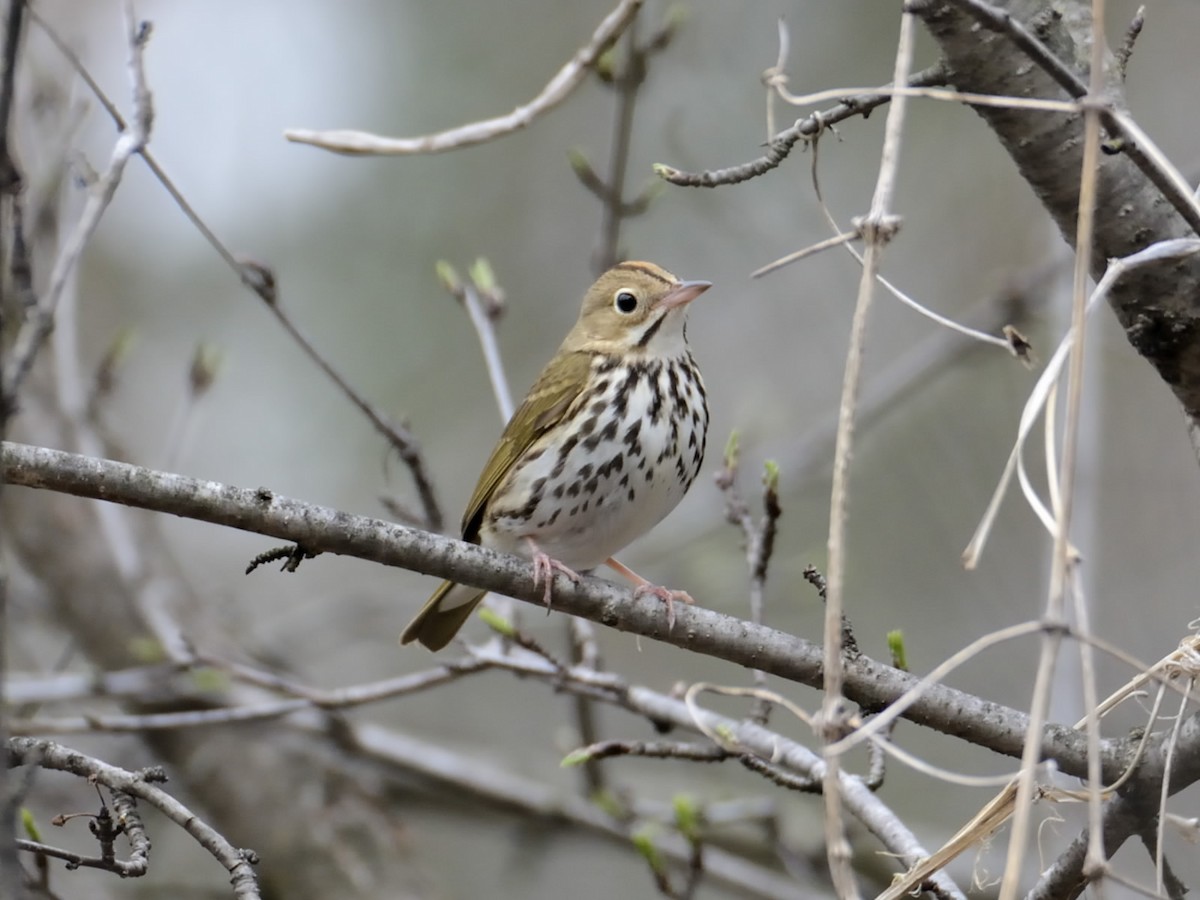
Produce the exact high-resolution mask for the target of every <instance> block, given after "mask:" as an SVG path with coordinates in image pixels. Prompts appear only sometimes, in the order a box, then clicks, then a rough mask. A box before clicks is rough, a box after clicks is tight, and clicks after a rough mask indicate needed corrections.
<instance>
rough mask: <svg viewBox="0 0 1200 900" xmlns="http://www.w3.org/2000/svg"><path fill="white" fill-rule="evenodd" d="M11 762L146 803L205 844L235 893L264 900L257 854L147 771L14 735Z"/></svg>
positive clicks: (247, 899)
mask: <svg viewBox="0 0 1200 900" xmlns="http://www.w3.org/2000/svg"><path fill="white" fill-rule="evenodd" d="M8 765H9V766H23V765H35V766H38V767H40V768H44V769H51V770H54V771H59V772H70V773H71V774H73V775H78V776H80V777H82V778H86V779H88V780H89V781H92V782H98V783H100V784H103V785H105V786H106V787H109V788H111V789H113V790H116V791H121V792H122V793H125V794H128V795H130V796H132V797H137V798H138V799H139V800H143V801H145V802H146V803H148V804H150V805H151V806H153V807H154V808H155V809H157V810H158V811H159V812H161V813H162V814H163V815H164V816H166V817H167V818H168V819H170V820H171V821H172V822H174V823H175V824H176V825H178V826H179V827H180V828H182V829H183V830H184V831H186V832H187V833H188V834H190V835H191V836H192V837H193V838H195V839H196V841H197V842H198V843H199V844H200V846H202V847H203V848H204V849H205V850H207V851H208V852H209V853H210V854H212V855H213V856H214V857H215V858H216V860H217V861H218V862H219V863H221V865H222V866H224V867H225V868H226V869H227V870H228V872H229V875H230V882H231V883H232V884H233V895H234V896H235V897H237V898H238V900H258V898H259V897H260V894H259V891H258V882H257V880H256V878H255V876H254V869H253V865H254V864H255V863H256V862H257V857H256V856H255V854H254V852H253V851H251V850H239V849H238V848H237V847H234V846H233V845H232V844H230V843H229V842H228V841H227V840H225V838H224V837H222V836H221V835H220V834H219V833H218V832H216V831H215V830H213V829H212V828H211V827H210V826H208V825H207V824H205V822H204V821H203V820H201V819H200V817H199V816H197V815H196V814H195V813H194V812H192V811H191V810H190V809H188V808H187V807H186V806H184V805H183V804H182V803H180V802H179V801H178V800H176V799H175V798H174V797H172V796H171V795H170V794H168V793H167V792H166V791H164V790H162V789H161V788H157V787H154V786H153V785H152V784H150V783H149V781H150V780H151V779H150V778H149V777H148V776H147V774H145V773H139V772H129V771H127V770H125V769H120V768H117V767H116V766H110V765H109V764H108V763H105V762H102V761H100V760H98V759H94V758H93V757H90V756H87V755H85V754H83V753H80V752H79V751H77V750H72V749H70V748H68V747H64V746H62V745H61V744H56V743H54V742H53V741H46V740H37V739H35V738H22V737H15V738H10V739H9V741H8ZM162 779H165V776H161V775H160V776H159V780H162Z"/></svg>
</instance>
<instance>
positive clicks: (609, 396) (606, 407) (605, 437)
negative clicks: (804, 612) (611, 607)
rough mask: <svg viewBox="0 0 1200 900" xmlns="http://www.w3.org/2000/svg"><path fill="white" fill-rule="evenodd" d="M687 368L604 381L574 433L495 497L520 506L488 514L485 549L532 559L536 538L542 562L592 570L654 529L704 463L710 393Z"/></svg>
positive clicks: (646, 369) (673, 366) (531, 461)
mask: <svg viewBox="0 0 1200 900" xmlns="http://www.w3.org/2000/svg"><path fill="white" fill-rule="evenodd" d="M690 363H691V361H690V360H686V362H685V360H684V359H679V360H671V361H670V362H663V361H651V362H648V363H646V364H644V365H643V366H642V367H641V369H640V371H637V370H635V371H634V372H633V373H627V372H622V371H621V370H617V371H616V372H614V373H612V375H611V376H610V377H609V378H608V381H607V382H604V381H601V385H602V386H603V388H604V389H603V390H599V389H597V390H596V391H595V392H594V393H593V394H592V397H591V399H589V400H588V401H587V402H586V403H584V404H582V406H581V408H580V412H579V414H578V415H576V416H574V417H573V418H572V419H571V422H570V424H564V425H563V426H562V427H560V428H558V429H554V430H552V432H550V433H548V434H547V435H546V437H545V439H544V441H543V442H542V444H541V445H540V446H537V447H535V448H533V449H532V451H531V452H530V453H529V454H527V457H526V459H525V460H524V461H523V463H520V464H518V465H517V466H514V468H513V470H512V472H510V473H509V475H508V477H507V478H506V479H505V482H506V483H505V484H503V485H502V486H501V487H500V488H499V489H498V490H497V494H498V495H502V496H506V497H510V498H513V499H511V500H509V501H508V502H507V503H506V504H505V505H504V506H503V508H497V509H492V510H489V511H488V514H487V515H485V517H484V521H483V522H482V527H481V529H480V540H481V543H483V545H484V546H486V547H491V548H493V549H496V550H502V551H505V552H509V553H516V554H519V555H522V556H529V555H530V552H531V549H532V548H531V547H530V545H529V541H528V539H532V540H533V541H534V542H536V544H537V547H538V549H539V550H541V551H542V552H543V553H546V554H548V555H549V556H551V557H552V558H554V559H556V560H558V561H560V562H562V563H564V564H565V565H567V566H569V567H570V568H572V569H576V570H587V569H591V568H594V567H596V566H599V565H600V564H601V563H603V562H604V561H605V560H606V559H607V558H608V557H610V556H612V555H613V554H615V553H618V552H619V551H620V550H621V549H622V548H624V547H625V546H627V545H628V544H630V543H631V542H633V541H634V540H636V539H637V538H639V537H640V536H641V535H643V534H645V533H646V532H647V531H649V530H650V529H651V528H653V527H654V526H655V525H657V524H658V522H660V521H661V520H662V519H663V518H664V517H665V516H666V515H667V514H668V513H669V512H670V511H671V510H672V509H674V508H675V506H676V505H677V504H678V503H679V501H680V500H681V499H682V498H683V495H684V493H685V492H686V491H687V488H688V486H689V485H690V484H691V482H692V480H693V479H694V478H695V477H696V473H697V472H698V471H699V470H700V464H701V462H702V461H703V457H704V445H705V432H706V429H707V426H708V410H707V407H706V405H705V399H704V395H703V387H702V384H701V383H699V382H698V380H693V379H691V378H683V377H681V376H682V374H683V371H684V369H683V366H684V365H685V364H690ZM693 365H694V364H693ZM693 371H694V369H693ZM698 377H699V376H698V374H697V376H696V378H697V379H698ZM656 397H657V398H658V399H657V400H656ZM622 398H623V402H622ZM539 449H540V450H541V452H540V453H538V452H536V451H537V450H539Z"/></svg>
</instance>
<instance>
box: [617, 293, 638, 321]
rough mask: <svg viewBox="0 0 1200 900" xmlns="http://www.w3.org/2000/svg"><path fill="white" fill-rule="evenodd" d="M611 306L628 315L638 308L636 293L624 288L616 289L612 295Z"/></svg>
mask: <svg viewBox="0 0 1200 900" xmlns="http://www.w3.org/2000/svg"><path fill="white" fill-rule="evenodd" d="M613 307H614V308H615V309H616V311H617V312H619V313H621V314H622V315H626V316H627V315H629V314H630V313H632V312H633V311H634V310H636V309H637V308H638V298H637V294H635V293H633V291H627V290H624V289H622V290H619V291H617V293H616V294H615V295H614V296H613Z"/></svg>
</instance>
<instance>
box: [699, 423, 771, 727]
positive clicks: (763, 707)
mask: <svg viewBox="0 0 1200 900" xmlns="http://www.w3.org/2000/svg"><path fill="white" fill-rule="evenodd" d="M737 472H738V441H737V434H736V432H735V433H734V434H732V435H730V438H729V442H728V443H727V444H726V445H725V465H724V467H723V468H722V469H721V471H720V472H718V473H717V476H716V481H717V487H718V488H720V490H721V492H722V493H723V494H724V495H725V519H726V521H728V522H729V523H730V524H731V525H735V526H737V527H738V528H740V529H741V532H742V539H743V540H744V541H745V547H746V567H747V568H748V569H749V574H750V621H752V622H754V623H755V624H756V625H761V624H763V621H764V620H763V613H764V611H765V602H764V600H765V593H766V591H765V588H766V582H767V568H768V567H769V566H770V563H771V555H772V553H774V550H775V532H776V528H777V526H778V522H779V517H780V515H782V513H783V510H782V509H780V507H779V469H778V467H777V466H776V465H775V464H774V463H773V462H768V463H767V464H766V465H765V467H764V474H763V494H762V496H763V516H762V520H761V521H760V522H758V523H757V524H756V523H755V522H754V517H753V516H752V515H751V514H750V509H749V507H747V506H746V501H745V500H743V499H742V495H741V493H740V492H739V491H738V489H737ZM753 676H754V683H755V685H756V686H758V687H760V688H761V687H765V686H766V683H767V681H766V676H765V675H764V674H763V673H762V672H761V671H760V670H758V669H755V670H754V671H753ZM770 714H771V704H770V703H769V702H767V701H766V700H760V701H759V704H758V708H757V712H756V713H755V715H754V720H755V721H756V722H758V723H759V724H763V725H765V724H766V722H767V719H768V718H769V716H770Z"/></svg>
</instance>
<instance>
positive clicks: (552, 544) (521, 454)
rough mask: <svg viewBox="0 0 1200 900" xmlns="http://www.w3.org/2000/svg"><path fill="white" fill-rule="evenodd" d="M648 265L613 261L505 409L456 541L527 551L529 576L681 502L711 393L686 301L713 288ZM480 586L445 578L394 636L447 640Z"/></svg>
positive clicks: (641, 583)
mask: <svg viewBox="0 0 1200 900" xmlns="http://www.w3.org/2000/svg"><path fill="white" fill-rule="evenodd" d="M710 286H711V285H710V283H709V282H707V281H680V280H679V279H677V278H676V277H675V276H674V275H672V274H670V273H669V272H666V271H664V270H663V269H660V268H659V267H658V266H656V265H653V264H651V263H646V262H623V263H619V264H618V265H616V266H614V267H613V268H612V269H609V270H608V271H607V272H605V273H604V274H603V275H601V276H600V278H599V279H598V280H597V281H596V283H595V284H594V285H592V287H591V288H590V289H589V290H588V292H587V294H586V295H585V296H584V298H583V308H582V310H581V311H580V313H579V319H578V321H577V322H576V323H575V327H574V328H572V329H571V331H570V333H569V334H568V335H567V337H566V339H565V340H564V341H563V343H562V346H561V347H559V348H558V352H557V353H555V354H554V356H553V357H552V358H551V360H550V362H548V363H547V364H546V367H545V368H544V369H543V370H542V373H541V375H539V376H538V379H537V381H535V382H534V385H533V387H532V388H530V390H529V395H528V396H527V397H526V398H525V401H524V402H523V403H522V404H521V406H520V407H519V408H518V409H517V411H516V412H515V413H514V414H513V417H512V419H511V420H510V421H509V423H508V425H507V427H506V428H505V429H504V433H503V434H502V435H501V437H500V441H499V443H498V444H497V445H496V449H495V450H493V451H492V455H491V458H490V459H489V460H488V462H487V465H486V466H484V468H483V474H482V475H480V477H479V484H478V485H476V487H475V493H474V494H473V495H472V497H471V502H470V503H469V504H468V505H467V511H466V513H465V514H464V515H463V521H462V535H463V540H466V541H471V542H472V543H476V544H482V545H483V546H484V547H489V548H491V549H493V550H499V551H503V552H506V553H514V554H517V555H520V556H524V557H526V558H527V559H531V560H532V561H533V564H534V583H535V584H537V583H539V581H540V580H542V579H544V580H545V599H546V603H547V605H549V602H550V586H551V582H552V580H553V577H554V572H555V571H558V572H561V573H562V574H563V575H565V576H566V577H568V578H570V579H572V580H576V581H577V580H578V578H579V575H578V574H577V571H587V570H589V569H593V568H595V567H596V566H599V565H600V564H601V563H605V562H607V563H609V565H611V566H612V567H613V568H614V569H616V570H617V571H618V572H620V573H621V574H623V575H625V576H626V577H628V578H630V579H631V580H633V581H634V582H635V583H636V584H637V585H638V593H643V594H644V593H650V594H654V595H656V596H658V597H660V598H662V599H664V600H666V601H667V603H668V615H670V614H671V611H670V608H669V604H670V602H671V600H672V598H674V597H680V596H681V597H683V598H684V599H687V600H689V601H690V599H691V598H690V597H687V595H686V594H683V593H682V592H677V591H669V590H667V589H666V588H661V587H657V586H654V585H651V584H650V583H649V582H647V581H646V580H645V579H643V578H641V577H640V576H638V575H636V574H634V573H633V572H631V571H630V570H629V569H626V568H625V567H624V566H622V565H621V564H620V563H618V562H617V561H616V560H614V559H612V558H611V557H612V555H613V554H614V553H617V552H618V551H620V550H621V549H622V548H623V547H625V546H626V545H627V544H629V543H630V542H632V541H634V540H635V539H637V538H638V537H640V536H641V535H643V534H645V533H646V532H647V531H649V530H650V529H651V528H653V527H654V526H655V525H656V524H658V522H659V521H660V520H661V519H662V518H663V517H664V516H666V515H667V513H669V512H670V511H671V510H672V509H674V508H675V506H676V504H678V503H679V501H680V500H681V499H682V498H683V495H684V493H685V492H686V491H687V489H688V487H689V486H690V485H691V483H692V481H693V479H695V477H696V473H697V472H699V470H700V463H701V462H702V460H703V459H704V447H705V436H706V432H707V430H708V402H707V400H706V396H705V392H704V382H703V381H702V380H701V378H700V370H699V369H698V368H697V367H696V363H695V361H694V360H693V359H692V354H691V351H690V350H689V349H688V344H687V335H686V317H687V307H688V304H689V303H691V301H692V300H694V299H696V297H698V296H699V295H700V294H702V293H703V292H704V291H706V290H707V289H708V288H709V287H710ZM485 593H486V591H481V590H479V589H477V588H473V587H469V586H467V585H460V584H456V583H454V582H451V581H447V582H443V583H442V585H441V586H440V587H439V588H438V589H437V590H436V591H434V594H433V596H432V597H430V598H429V601H428V602H427V603H426V604H425V606H424V607H423V608H422V609H421V611H420V612H419V613H418V614H417V616H416V618H415V619H413V620H412V622H411V623H409V625H408V627H407V628H406V629H405V630H404V633H403V634H402V635H401V637H400V642H401V643H402V644H407V643H409V642H410V641H414V640H416V641H420V642H421V643H422V644H424V645H425V646H426V647H428V648H429V649H431V650H439V649H441V648H442V647H444V646H445V645H446V644H447V643H449V641H450V639H451V638H453V637H454V635H455V634H456V633H457V632H458V630H459V628H461V627H462V625H463V623H464V622H465V621H466V620H467V617H468V616H470V614H471V611H472V610H473V609H474V608H475V607H476V606H477V605H478V604H479V601H480V600H482V599H483V597H484V594H485Z"/></svg>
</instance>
